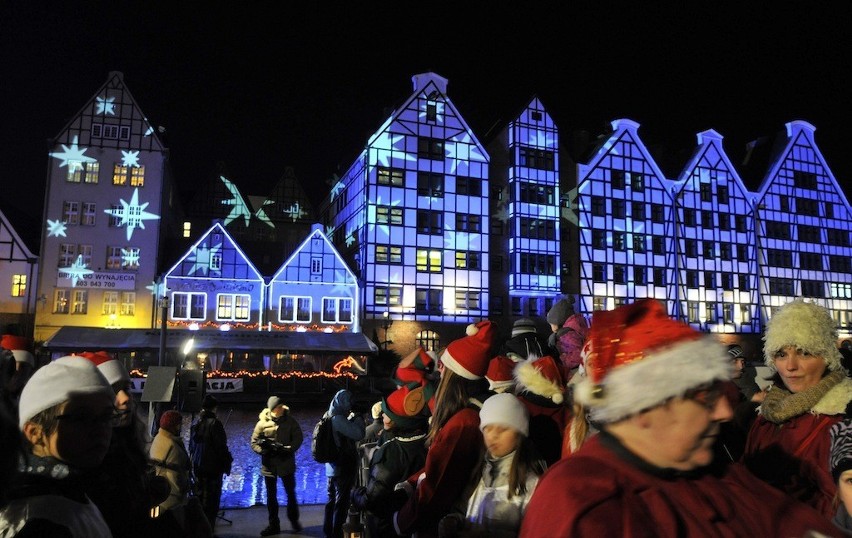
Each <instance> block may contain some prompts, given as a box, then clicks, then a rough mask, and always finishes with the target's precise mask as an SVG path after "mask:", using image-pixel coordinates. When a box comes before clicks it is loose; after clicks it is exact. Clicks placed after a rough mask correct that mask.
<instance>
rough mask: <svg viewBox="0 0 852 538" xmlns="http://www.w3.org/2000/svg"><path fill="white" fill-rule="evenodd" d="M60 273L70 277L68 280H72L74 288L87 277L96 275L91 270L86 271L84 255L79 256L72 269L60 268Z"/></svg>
mask: <svg viewBox="0 0 852 538" xmlns="http://www.w3.org/2000/svg"><path fill="white" fill-rule="evenodd" d="M59 272H60V273H65V274H66V275H68V278H70V279H71V287H72V288H73V287H76V286H77V282H78V281H80V280H83V277H84V276H85V275H90V274H92V273H94V271H92V270H91V269H86V264H85V263H84V262H83V255H82V254H81V255H79V256H77V259H76V260H74V263H72V264H71V266H70V267H60V268H59Z"/></svg>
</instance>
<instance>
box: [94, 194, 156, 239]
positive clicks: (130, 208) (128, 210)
mask: <svg viewBox="0 0 852 538" xmlns="http://www.w3.org/2000/svg"><path fill="white" fill-rule="evenodd" d="M120 202H121V207H120V208H118V209H104V213H106V214H107V215H110V216H113V217H116V218H118V219H121V220H119V222H118V226H125V227H127V240H128V241H130V238H131V237H133V231H134V230H135V229H136V228H141V229H143V230H144V229H145V221H146V220H154V219H159V218H160V216H159V215H155V214H153V213H149V212H147V211H145V208H146V207H148V202H145V203H144V204H141V205H140V204H139V188H138V187H137V188H135V189H133V197H132V198H131V199H130V202H125V201H124V199H123V198H122V199H120Z"/></svg>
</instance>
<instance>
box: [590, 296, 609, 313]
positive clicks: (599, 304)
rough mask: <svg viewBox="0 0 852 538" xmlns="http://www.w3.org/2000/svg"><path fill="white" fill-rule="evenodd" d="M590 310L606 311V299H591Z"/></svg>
mask: <svg viewBox="0 0 852 538" xmlns="http://www.w3.org/2000/svg"><path fill="white" fill-rule="evenodd" d="M592 310H594V311H595V312H598V311H601V310H606V297H592Z"/></svg>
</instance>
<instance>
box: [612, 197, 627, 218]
mask: <svg viewBox="0 0 852 538" xmlns="http://www.w3.org/2000/svg"><path fill="white" fill-rule="evenodd" d="M626 207H627V204H626V202H625V201H624V200H613V201H612V216H613V218H616V219H623V218H624V217H625V215H626V212H627V209H626Z"/></svg>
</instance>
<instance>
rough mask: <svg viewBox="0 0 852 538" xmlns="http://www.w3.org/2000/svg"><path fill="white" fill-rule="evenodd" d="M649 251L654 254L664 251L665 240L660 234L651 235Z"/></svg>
mask: <svg viewBox="0 0 852 538" xmlns="http://www.w3.org/2000/svg"><path fill="white" fill-rule="evenodd" d="M651 251H652V252H653V253H654V254H665V253H666V240H665V238H664V237H663V236H662V235H654V236H651Z"/></svg>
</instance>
